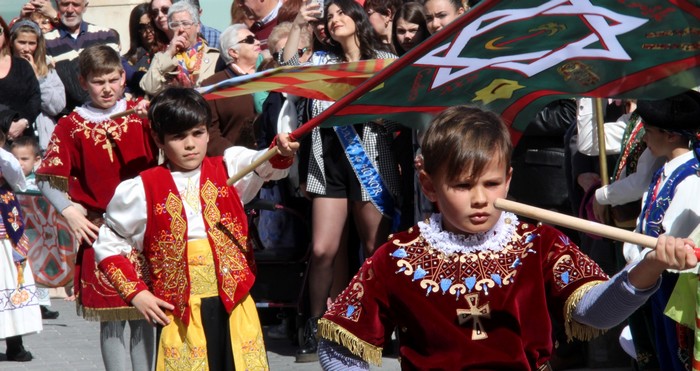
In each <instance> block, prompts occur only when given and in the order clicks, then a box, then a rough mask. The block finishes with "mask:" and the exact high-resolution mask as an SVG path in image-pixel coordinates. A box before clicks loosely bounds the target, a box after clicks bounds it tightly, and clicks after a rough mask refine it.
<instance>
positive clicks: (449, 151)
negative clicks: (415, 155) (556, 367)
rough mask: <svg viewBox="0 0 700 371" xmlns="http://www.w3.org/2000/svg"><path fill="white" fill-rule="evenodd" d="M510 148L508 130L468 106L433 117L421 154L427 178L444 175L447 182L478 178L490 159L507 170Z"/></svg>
mask: <svg viewBox="0 0 700 371" xmlns="http://www.w3.org/2000/svg"><path fill="white" fill-rule="evenodd" d="M512 152H513V144H512V143H511V141H510V133H509V132H508V128H507V127H506V125H505V124H504V123H503V121H501V118H500V117H499V116H498V115H496V114H495V113H493V112H490V111H484V110H482V109H480V108H476V107H471V106H454V107H450V108H447V109H446V110H444V111H442V112H441V113H440V114H439V115H437V116H436V117H435V118H434V119H433V121H432V122H431V123H430V127H429V128H428V130H427V132H426V133H425V137H424V138H423V144H422V146H421V153H422V154H423V159H424V166H423V169H424V170H425V172H426V173H428V174H430V175H435V174H437V173H438V172H439V171H440V170H444V171H445V177H446V179H447V180H448V181H454V180H456V179H458V178H460V177H461V176H462V175H463V174H464V173H465V172H468V173H469V174H471V177H472V178H476V177H479V176H480V175H481V173H482V172H483V171H484V169H485V167H486V165H487V164H488V163H489V162H490V161H491V160H492V159H493V158H494V157H497V158H499V159H500V161H501V163H502V164H504V165H505V168H506V171H508V169H510V157H511V154H512Z"/></svg>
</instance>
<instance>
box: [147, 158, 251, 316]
mask: <svg viewBox="0 0 700 371" xmlns="http://www.w3.org/2000/svg"><path fill="white" fill-rule="evenodd" d="M141 177H142V179H143V184H144V189H145V192H146V203H147V210H148V222H147V225H146V233H145V237H144V243H143V246H144V255H145V257H146V259H147V261H148V266H149V267H150V268H151V272H150V274H151V290H152V292H153V294H154V295H155V296H157V297H159V298H161V299H163V300H165V301H167V302H169V303H172V304H173V305H174V306H175V309H174V310H173V314H174V315H175V316H176V317H178V318H180V320H182V321H183V322H184V323H185V324H189V314H190V308H189V304H188V303H189V297H190V277H189V268H188V264H187V240H188V238H187V218H186V214H185V208H184V205H183V201H182V199H181V197H180V193H179V192H178V190H177V187H176V185H175V181H174V180H173V177H172V175H171V174H170V170H168V168H167V167H166V166H165V165H162V166H158V167H155V168H152V169H149V170H146V171H144V172H143V173H141ZM226 180H227V175H226V169H225V167H224V163H223V159H222V157H211V158H209V157H207V158H205V159H204V161H203V162H202V166H201V176H200V188H199V196H200V201H201V207H202V209H201V210H202V217H203V219H204V226H205V228H206V230H207V236H208V239H209V244H210V246H211V248H212V253H213V255H214V264H215V269H216V278H217V281H218V286H219V297H220V298H221V301H222V302H223V304H224V306H225V307H226V310H227V311H228V312H229V313H231V310H233V307H234V306H235V305H236V303H238V302H239V301H240V300H241V299H242V298H243V297H244V296H245V295H246V294H247V293H248V291H249V290H250V288H251V287H252V286H253V282H254V281H255V276H254V273H253V271H252V269H251V267H250V265H252V264H253V261H252V257H253V254H252V248H249V246H248V243H247V236H248V223H247V220H246V216H245V212H244V211H243V205H242V204H241V200H240V199H239V198H238V193H237V192H236V190H235V189H234V188H233V187H229V186H227V185H226Z"/></svg>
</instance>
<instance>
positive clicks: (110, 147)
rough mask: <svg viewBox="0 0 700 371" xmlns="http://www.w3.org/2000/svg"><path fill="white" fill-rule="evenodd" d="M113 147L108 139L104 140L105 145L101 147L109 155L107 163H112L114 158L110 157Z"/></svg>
mask: <svg viewBox="0 0 700 371" xmlns="http://www.w3.org/2000/svg"><path fill="white" fill-rule="evenodd" d="M114 147H115V146H114V143H112V141H111V140H109V139H106V140H105V144H104V145H103V146H102V149H106V150H107V153H108V154H109V162H114V158H113V157H112V148H114Z"/></svg>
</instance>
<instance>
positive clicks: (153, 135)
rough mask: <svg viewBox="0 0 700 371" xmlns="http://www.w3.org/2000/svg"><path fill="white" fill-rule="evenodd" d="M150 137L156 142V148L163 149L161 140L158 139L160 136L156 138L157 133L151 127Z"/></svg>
mask: <svg viewBox="0 0 700 371" xmlns="http://www.w3.org/2000/svg"><path fill="white" fill-rule="evenodd" d="M151 138H153V141H154V142H155V143H156V146H158V148H160V149H163V142H161V141H160V138H158V134H157V133H156V131H155V130H153V129H151Z"/></svg>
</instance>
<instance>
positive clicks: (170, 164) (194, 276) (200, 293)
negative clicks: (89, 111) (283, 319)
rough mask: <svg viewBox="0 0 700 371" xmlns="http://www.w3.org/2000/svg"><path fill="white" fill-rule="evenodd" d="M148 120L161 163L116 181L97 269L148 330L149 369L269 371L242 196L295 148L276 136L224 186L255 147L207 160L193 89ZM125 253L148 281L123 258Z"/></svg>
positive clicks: (161, 99) (207, 115) (205, 121)
mask: <svg viewBox="0 0 700 371" xmlns="http://www.w3.org/2000/svg"><path fill="white" fill-rule="evenodd" d="M148 116H149V119H150V120H151V123H152V128H153V137H154V139H155V141H156V143H157V144H158V147H160V148H161V149H162V150H163V152H164V153H165V157H166V158H167V160H166V163H165V164H163V165H161V166H158V167H155V168H153V169H149V170H147V171H144V172H142V173H141V175H140V176H139V177H136V178H134V179H131V180H127V181H125V182H123V183H122V184H120V185H119V187H117V190H116V192H115V194H114V198H113V199H112V201H111V202H110V203H109V206H108V207H107V213H106V214H105V224H104V225H103V226H102V228H101V229H100V235H99V238H98V239H97V241H96V242H95V245H94V246H95V251H96V259H97V261H98V262H99V268H100V270H101V271H102V272H104V273H105V275H106V276H107V277H108V278H109V280H110V281H111V282H112V283H113V284H114V286H115V287H116V288H117V289H118V290H119V293H120V294H121V295H122V297H124V299H125V300H127V301H128V302H130V303H131V304H133V305H134V306H135V307H136V308H137V309H138V310H139V311H140V312H141V313H142V314H143V315H144V316H145V317H146V318H147V319H148V320H149V321H150V322H151V323H153V324H154V325H156V326H157V331H158V339H159V341H158V345H157V347H158V352H157V362H156V369H157V370H163V369H165V367H166V366H167V367H168V368H169V369H170V368H172V369H190V368H191V369H194V368H197V369H203V370H204V369H210V370H231V369H234V366H235V369H237V370H264V369H268V365H267V355H266V353H265V347H264V344H263V337H262V331H261V329H260V323H259V321H258V315H257V311H256V309H255V303H254V302H253V300H252V298H251V297H250V294H249V293H248V292H249V290H250V288H251V286H252V285H253V281H254V280H255V276H254V274H255V271H254V269H253V264H254V262H253V251H252V247H251V246H250V245H249V244H248V241H247V232H248V225H247V221H246V215H245V212H244V210H243V202H247V201H250V200H251V199H252V198H253V197H254V196H255V194H256V193H257V192H258V190H259V189H260V186H261V185H262V184H263V182H264V181H266V180H270V179H280V178H282V177H284V176H286V175H287V168H288V167H289V166H291V164H292V161H293V157H292V156H293V154H294V152H295V151H296V149H297V148H298V146H299V145H298V143H289V142H288V140H287V138H288V136H287V135H284V134H283V135H280V136H279V138H278V140H277V149H278V151H279V154H277V155H276V156H275V157H273V158H272V159H271V160H270V162H269V163H265V164H263V165H260V166H258V167H257V168H256V169H255V171H254V172H253V173H250V174H248V175H247V176H245V177H244V178H243V179H241V180H239V181H238V182H237V183H236V184H235V185H234V187H231V186H228V185H227V184H226V181H227V179H228V177H229V176H230V175H233V174H235V173H237V172H238V171H239V170H240V169H241V168H243V167H245V166H247V165H249V164H251V163H252V162H253V161H254V160H255V159H256V158H258V157H259V156H260V155H262V154H263V152H264V151H254V150H249V149H247V148H244V147H231V148H229V149H227V150H226V151H225V152H224V155H223V157H206V150H207V142H208V140H209V135H208V132H207V127H208V125H209V122H210V120H211V111H210V108H209V105H208V104H207V102H206V101H205V100H204V98H202V96H201V95H199V94H198V93H196V92H195V91H194V90H191V89H183V88H168V89H166V90H164V91H163V92H162V93H160V94H159V95H157V96H156V97H155V98H154V99H153V101H152V102H151V106H150V108H149V114H148ZM134 250H136V251H139V252H140V253H141V254H142V255H143V256H144V257H145V259H146V266H147V267H148V270H149V272H150V277H149V278H150V282H148V281H145V280H143V279H141V278H139V276H138V275H137V272H136V271H135V270H134V268H133V266H132V265H131V264H129V261H128V259H127V258H126V257H127V256H128V255H129V254H131V253H132V252H133V251H134ZM200 367H201V368H200Z"/></svg>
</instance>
